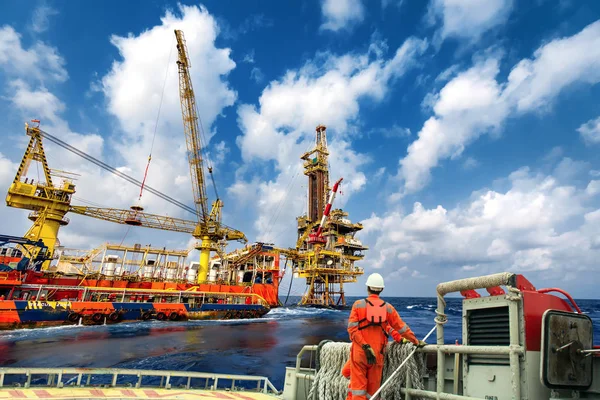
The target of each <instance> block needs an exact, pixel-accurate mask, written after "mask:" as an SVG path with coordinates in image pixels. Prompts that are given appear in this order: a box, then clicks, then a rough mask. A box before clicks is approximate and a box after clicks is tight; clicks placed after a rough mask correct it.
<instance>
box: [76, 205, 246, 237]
mask: <svg viewBox="0 0 600 400" xmlns="http://www.w3.org/2000/svg"><path fill="white" fill-rule="evenodd" d="M69 212H71V213H74V214H79V215H85V216H87V217H92V218H96V219H101V220H104V221H109V222H114V223H117V224H125V225H133V226H141V227H146V228H152V229H160V230H163V231H173V232H183V233H190V234H191V233H194V230H195V229H196V225H197V224H198V222H196V221H189V220H186V219H181V218H174V217H167V216H164V215H157V214H149V213H145V212H141V211H135V210H123V209H118V208H100V207H87V206H70V207H69ZM224 231H225V239H226V240H240V241H242V242H245V241H246V236H245V235H244V234H243V233H242V232H240V231H238V230H235V229H232V228H225V229H224Z"/></svg>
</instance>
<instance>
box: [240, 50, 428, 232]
mask: <svg viewBox="0 0 600 400" xmlns="http://www.w3.org/2000/svg"><path fill="white" fill-rule="evenodd" d="M425 48H426V43H425V42H423V41H419V40H415V39H409V40H407V41H406V42H405V43H404V44H403V45H402V46H401V47H400V48H399V49H398V50H397V51H396V53H395V54H394V56H393V57H392V58H390V59H387V60H386V59H383V58H381V57H376V58H375V59H373V58H372V57H371V58H370V57H369V55H370V54H363V55H343V56H334V55H332V54H321V55H319V56H318V57H317V58H316V59H315V60H311V61H309V62H307V63H306V64H305V65H304V66H303V67H302V68H300V69H299V70H293V71H288V72H287V73H286V74H285V75H284V76H283V77H282V78H281V79H280V80H278V81H272V82H271V83H270V84H269V85H268V86H267V87H266V88H265V90H264V91H263V93H262V94H261V96H260V98H259V107H256V106H254V105H250V104H244V105H241V106H240V107H239V108H238V123H239V126H240V128H241V130H242V132H243V135H242V136H239V137H238V138H237V144H238V146H239V147H240V150H241V154H242V158H243V160H244V162H245V163H247V165H252V163H253V162H255V161H260V162H263V163H264V162H265V161H273V162H274V168H275V171H274V172H275V174H276V177H275V178H274V179H272V180H268V181H266V182H265V181H264V179H265V177H264V176H261V172H256V171H255V170H253V169H252V168H249V167H246V168H244V169H243V170H241V171H239V173H238V180H237V182H236V184H235V185H234V186H233V187H232V189H231V190H230V194H231V195H236V194H237V195H241V196H242V197H243V198H238V201H240V202H243V201H244V198H245V197H250V196H256V197H257V201H255V202H254V203H253V205H254V206H256V210H255V211H256V212H257V213H258V220H257V221H256V223H255V226H254V227H255V229H256V230H257V232H260V233H261V235H262V236H261V237H259V240H267V239H271V240H272V239H273V234H274V233H277V232H280V231H282V230H283V229H284V227H288V228H290V227H291V228H292V229H290V235H289V236H286V238H287V239H290V238H291V237H292V233H293V232H294V230H295V229H293V228H294V227H293V226H292V225H290V221H294V219H295V217H296V215H298V214H300V213H301V212H302V211H303V209H304V205H305V203H306V201H305V196H304V195H305V193H303V191H302V188H301V187H300V185H299V184H298V183H297V182H298V181H297V180H298V179H303V175H302V169H301V166H302V163H301V160H300V159H299V157H300V155H301V154H302V153H303V152H305V151H307V150H308V149H310V148H311V147H313V146H314V131H315V128H316V126H317V125H319V124H323V125H325V126H327V127H328V131H327V132H328V138H329V148H330V154H331V156H330V163H331V169H330V170H331V173H330V176H331V180H332V183H333V182H334V181H335V180H337V179H338V178H339V177H343V178H344V183H343V185H344V193H345V194H346V195H348V194H351V193H354V192H356V191H358V190H361V188H362V187H363V186H364V185H365V183H366V177H365V175H364V173H363V172H361V171H360V169H361V168H362V166H363V165H364V164H365V163H367V162H368V161H369V160H368V158H367V157H366V156H365V155H362V154H360V153H358V152H356V151H355V150H354V149H353V148H352V147H351V144H350V142H349V141H348V137H349V135H350V134H352V132H353V130H354V129H355V124H357V123H358V112H359V100H364V99H370V100H372V101H376V102H378V101H381V100H382V99H384V98H385V95H386V93H387V91H388V90H389V88H390V87H391V86H392V84H393V83H394V81H395V80H396V79H398V78H399V77H401V76H402V75H403V74H404V73H405V72H406V70H407V69H409V68H411V67H413V66H414V64H415V58H416V57H417V56H418V55H420V54H422V52H423V51H424V50H425ZM259 176H261V179H263V182H262V183H257V184H256V186H254V185H251V184H250V183H249V182H254V181H256V178H257V177H259ZM269 176H272V174H269ZM251 186H252V187H253V189H252V191H251V193H252V194H246V193H247V192H246V191H245V190H246V189H247V188H248V187H251ZM242 189H243V190H242ZM347 199H348V196H343V197H339V198H337V199H336V205H337V206H341V205H343V204H344V202H345V201H347ZM283 201H285V206H284V207H285V209H284V210H283V211H281V213H280V214H279V215H278V216H277V217H275V216H274V211H273V210H275V209H277V208H278V207H279V205H280V204H281V203H282V202H283ZM279 208H281V207H279ZM255 211H254V210H253V211H252V212H255ZM275 219H276V221H275ZM274 221H275V222H276V223H275V222H274Z"/></svg>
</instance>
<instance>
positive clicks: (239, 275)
mask: <svg viewBox="0 0 600 400" xmlns="http://www.w3.org/2000/svg"><path fill="white" fill-rule="evenodd" d="M245 272H246V271H244V270H243V269H242V268H240V269H239V271H238V273H237V283H242V282H243V281H244V273H245Z"/></svg>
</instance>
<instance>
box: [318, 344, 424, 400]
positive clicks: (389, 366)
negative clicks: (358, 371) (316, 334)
mask: <svg viewBox="0 0 600 400" xmlns="http://www.w3.org/2000/svg"><path fill="white" fill-rule="evenodd" d="M319 347H320V348H319V357H318V361H317V362H318V364H319V370H318V372H317V374H316V376H315V379H314V381H313V384H312V386H311V388H310V392H309V394H308V400H345V399H346V397H347V395H348V384H349V383H350V381H349V380H348V379H346V378H345V377H344V376H343V375H342V368H343V367H344V364H346V362H347V361H348V358H349V357H350V343H345V342H328V343H324V344H323V343H322V345H320V346H319ZM414 349H415V346H414V345H413V344H412V343H407V344H399V343H396V342H392V343H389V344H388V345H387V348H386V351H385V359H384V367H383V375H382V382H385V381H386V380H387V379H388V378H389V377H390V376H391V375H392V374H393V373H394V371H396V369H397V368H398V367H399V366H400V364H402V362H404V361H405V360H406V359H407V357H409V356H410V355H411V353H412V352H413V350H414ZM407 371H408V374H409V375H410V380H411V386H412V388H414V389H425V385H424V382H423V376H424V375H425V373H426V363H425V354H424V353H415V355H414V356H412V357H410V359H408V360H407V362H406V364H404V366H403V367H402V368H401V369H400V371H399V373H398V374H396V376H395V377H394V378H393V379H392V381H390V383H389V384H388V385H387V386H386V387H385V388H384V389H383V390H382V393H381V396H380V397H381V398H382V399H386V400H388V399H389V400H400V399H402V395H401V393H400V388H401V387H406V378H407ZM413 398H415V399H417V398H416V397H413Z"/></svg>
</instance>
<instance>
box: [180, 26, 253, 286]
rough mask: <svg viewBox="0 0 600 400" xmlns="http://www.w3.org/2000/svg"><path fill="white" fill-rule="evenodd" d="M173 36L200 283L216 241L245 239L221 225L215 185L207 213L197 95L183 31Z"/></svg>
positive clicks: (205, 274)
mask: <svg viewBox="0 0 600 400" xmlns="http://www.w3.org/2000/svg"><path fill="white" fill-rule="evenodd" d="M175 38H176V40H177V52H178V59H177V67H178V71H179V97H180V101H181V113H182V116H183V128H184V129H183V130H184V133H185V142H186V145H187V154H188V162H189V166H190V176H191V179H192V189H193V193H194V203H195V205H196V210H197V215H198V224H197V226H196V228H195V229H194V232H193V234H192V235H193V236H194V237H195V238H197V239H200V240H201V241H202V242H201V244H200V246H199V247H198V250H200V265H199V268H198V282H199V283H200V282H203V281H205V280H206V276H207V274H208V265H209V261H210V252H211V251H217V252H218V251H219V249H220V244H219V243H220V242H221V241H222V240H239V239H242V238H245V236H244V234H243V233H241V232H239V231H233V230H231V229H229V228H226V227H224V226H223V225H222V224H221V208H222V207H223V202H222V201H221V200H220V199H219V196H218V193H217V191H216V186H215V193H216V194H217V198H216V200H215V201H214V202H213V203H212V208H211V210H210V213H208V197H207V195H206V185H205V180H204V165H203V160H202V150H203V148H202V141H201V139H202V138H201V131H200V127H199V125H198V111H197V109H196V98H195V95H194V89H193V87H192V79H191V77H190V72H189V68H190V67H191V63H190V59H189V56H188V52H187V45H186V42H185V38H184V36H183V31H181V30H175ZM208 172H209V173H210V174H211V178H212V168H211V167H210V166H209V167H208ZM213 185H214V179H213ZM202 217H203V218H202Z"/></svg>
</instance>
